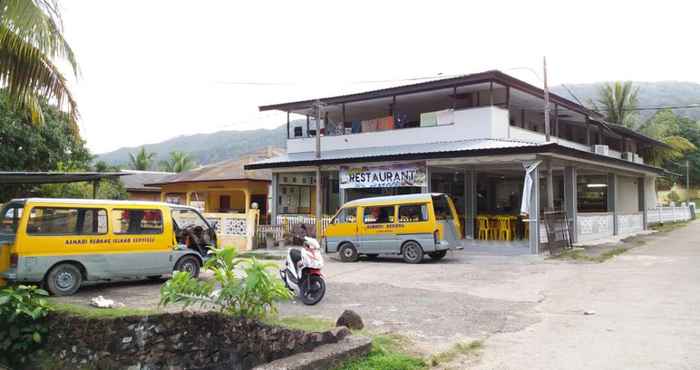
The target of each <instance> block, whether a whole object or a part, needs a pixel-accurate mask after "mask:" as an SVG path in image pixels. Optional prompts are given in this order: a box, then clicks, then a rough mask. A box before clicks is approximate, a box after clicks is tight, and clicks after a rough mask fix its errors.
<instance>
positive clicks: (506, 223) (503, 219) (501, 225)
mask: <svg viewBox="0 0 700 370" xmlns="http://www.w3.org/2000/svg"><path fill="white" fill-rule="evenodd" d="M496 220H497V221H498V240H512V238H513V230H512V229H511V227H510V224H511V223H510V217H509V216H498V217H496Z"/></svg>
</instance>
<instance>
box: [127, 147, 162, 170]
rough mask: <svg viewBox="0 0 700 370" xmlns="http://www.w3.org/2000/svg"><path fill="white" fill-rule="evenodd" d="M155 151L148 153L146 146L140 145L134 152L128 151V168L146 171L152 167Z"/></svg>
mask: <svg viewBox="0 0 700 370" xmlns="http://www.w3.org/2000/svg"><path fill="white" fill-rule="evenodd" d="M155 156H156V153H149V152H147V151H146V147H143V146H142V147H141V149H139V151H138V152H136V154H134V153H129V168H131V169H132V170H139V171H146V170H150V169H151V168H152V167H153V161H154V158H155Z"/></svg>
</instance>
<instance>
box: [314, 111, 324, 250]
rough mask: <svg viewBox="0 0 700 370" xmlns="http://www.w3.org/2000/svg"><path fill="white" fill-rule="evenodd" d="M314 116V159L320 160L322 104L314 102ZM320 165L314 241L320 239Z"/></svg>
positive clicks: (317, 177) (317, 168)
mask: <svg viewBox="0 0 700 370" xmlns="http://www.w3.org/2000/svg"><path fill="white" fill-rule="evenodd" d="M313 107H314V108H313V109H314V113H315V115H316V159H317V160H318V159H321V110H322V109H323V104H322V103H321V101H320V100H316V101H315V102H314V105H313ZM321 231H322V230H321V164H318V165H317V166H316V239H320V238H321Z"/></svg>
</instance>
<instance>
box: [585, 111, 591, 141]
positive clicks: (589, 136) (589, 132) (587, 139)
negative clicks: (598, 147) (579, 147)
mask: <svg viewBox="0 0 700 370" xmlns="http://www.w3.org/2000/svg"><path fill="white" fill-rule="evenodd" d="M586 145H591V122H590V121H589V120H588V116H586Z"/></svg>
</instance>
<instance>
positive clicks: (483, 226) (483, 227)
mask: <svg viewBox="0 0 700 370" xmlns="http://www.w3.org/2000/svg"><path fill="white" fill-rule="evenodd" d="M476 223H477V227H478V228H479V234H478V237H477V239H479V240H488V238H489V234H490V228H489V219H488V217H485V216H476Z"/></svg>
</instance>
